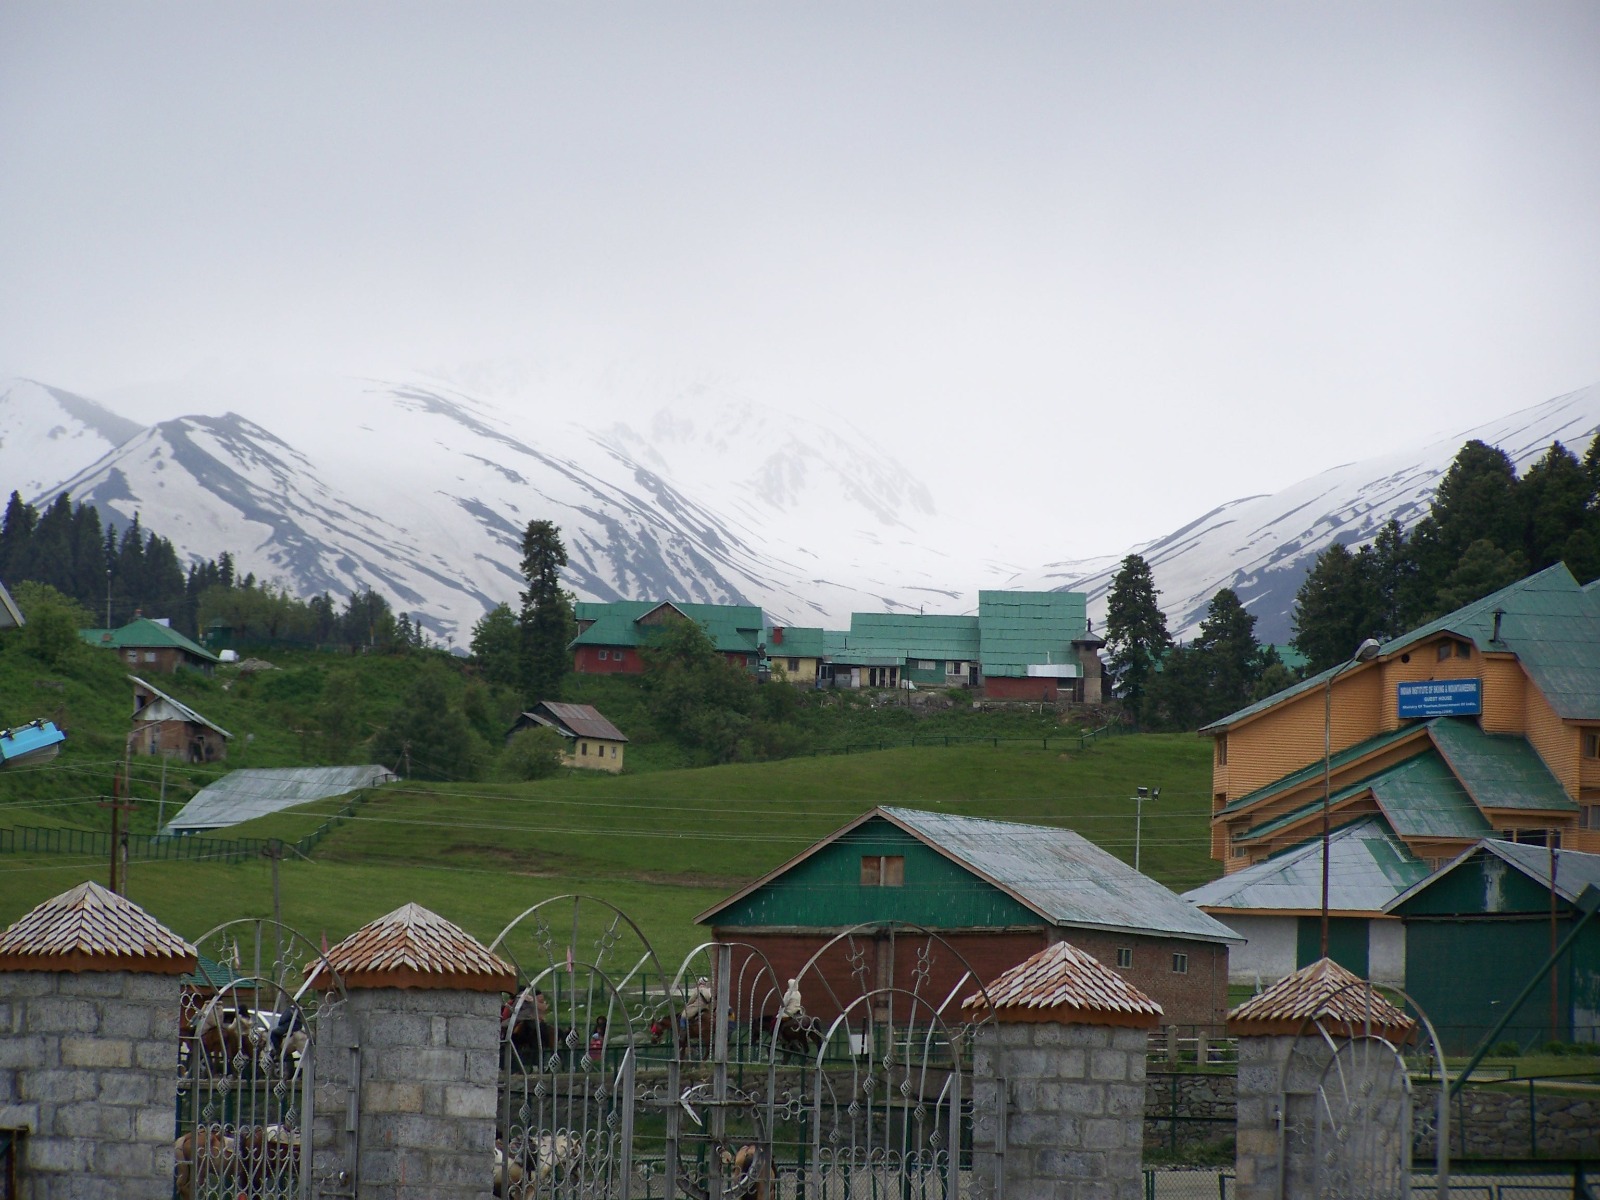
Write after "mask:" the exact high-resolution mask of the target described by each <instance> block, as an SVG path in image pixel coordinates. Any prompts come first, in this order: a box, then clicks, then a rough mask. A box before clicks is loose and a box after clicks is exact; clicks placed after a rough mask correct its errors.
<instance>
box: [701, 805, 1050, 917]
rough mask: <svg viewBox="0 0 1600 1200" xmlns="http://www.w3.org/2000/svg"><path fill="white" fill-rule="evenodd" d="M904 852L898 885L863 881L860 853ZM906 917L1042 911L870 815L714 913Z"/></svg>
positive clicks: (1032, 914)
mask: <svg viewBox="0 0 1600 1200" xmlns="http://www.w3.org/2000/svg"><path fill="white" fill-rule="evenodd" d="M868 854H889V855H894V854H898V855H903V856H904V857H905V860H906V862H905V884H904V886H902V887H862V886H861V858H862V856H863V855H868ZM869 921H911V922H915V923H917V924H919V925H926V926H929V927H930V928H933V929H966V928H972V927H979V928H984V927H988V928H993V927H1003V926H1012V925H1042V924H1044V921H1043V919H1042V918H1041V917H1040V916H1039V915H1038V914H1036V913H1035V912H1033V910H1031V909H1029V908H1027V907H1026V906H1024V905H1022V904H1020V903H1018V902H1017V901H1016V900H1014V899H1012V898H1011V897H1010V896H1008V895H1006V893H1004V892H1002V891H1001V890H1000V889H999V888H996V887H994V886H992V885H991V884H988V883H986V882H984V881H983V880H982V879H980V878H978V877H977V876H976V875H974V874H972V873H971V872H970V871H968V870H966V869H965V868H963V867H960V866H957V865H956V864H955V863H953V862H951V861H950V860H949V859H948V858H946V857H945V856H944V855H942V854H940V853H938V852H937V851H935V850H932V849H930V848H929V847H927V846H925V845H923V844H922V843H921V842H919V841H918V840H917V839H916V838H913V837H911V836H910V835H909V834H906V833H904V832H902V831H901V830H899V829H897V828H895V826H893V825H891V824H890V823H889V822H887V821H885V820H883V819H882V818H877V817H875V818H873V819H872V820H871V821H868V822H867V823H866V824H864V825H862V826H860V827H859V828H858V829H856V830H855V831H854V832H852V833H851V834H849V835H847V836H846V837H844V838H841V839H840V840H838V841H836V842H833V843H831V844H830V845H827V846H824V847H822V849H820V850H818V851H817V852H816V853H815V854H813V855H812V856H811V857H810V858H807V859H803V860H802V861H800V862H798V863H796V864H795V865H794V866H793V867H791V868H790V869H789V870H788V871H786V872H784V873H783V874H782V875H780V876H778V878H776V879H774V880H772V881H771V882H770V883H768V884H767V885H766V886H765V887H761V888H757V889H756V890H755V891H754V892H752V893H751V894H750V895H748V896H746V897H745V898H744V899H743V900H741V901H739V902H738V903H737V904H733V905H730V906H729V907H728V908H726V909H725V910H723V911H722V912H721V913H719V914H718V915H717V916H716V918H715V924H716V925H717V926H719V927H742V926H775V925H776V926H800V927H804V928H839V927H842V926H849V925H859V924H863V923H866V922H869Z"/></svg>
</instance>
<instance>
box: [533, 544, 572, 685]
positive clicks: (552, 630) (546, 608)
mask: <svg viewBox="0 0 1600 1200" xmlns="http://www.w3.org/2000/svg"><path fill="white" fill-rule="evenodd" d="M566 565H567V548H566V547H565V546H563V545H562V544H561V531H560V530H559V529H558V528H557V527H556V526H555V524H554V523H553V522H551V521H529V522H528V528H527V530H526V531H525V532H524V533H523V535H522V577H523V578H524V579H526V580H527V581H528V587H527V590H525V591H524V592H523V593H522V613H521V616H520V618H519V623H520V624H521V626H522V694H523V695H524V696H525V697H526V698H527V701H528V703H529V704H530V705H532V704H537V703H538V702H539V701H541V700H550V699H555V698H557V697H559V696H560V695H561V681H562V680H563V679H565V678H566V676H567V672H568V671H570V670H571V669H572V657H571V652H570V651H569V650H568V649H567V647H568V645H569V644H570V643H571V641H572V639H573V638H574V637H576V636H577V627H578V623H577V619H576V617H574V615H573V611H572V601H571V599H570V598H569V597H568V595H567V593H566V592H565V591H563V590H562V588H561V568H562V567H564V566H566Z"/></svg>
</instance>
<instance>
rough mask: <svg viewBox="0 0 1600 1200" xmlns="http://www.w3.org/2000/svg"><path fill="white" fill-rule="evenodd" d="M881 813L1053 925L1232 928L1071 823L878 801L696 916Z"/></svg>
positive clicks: (1195, 931)
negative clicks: (880, 804) (1020, 820)
mask: <svg viewBox="0 0 1600 1200" xmlns="http://www.w3.org/2000/svg"><path fill="white" fill-rule="evenodd" d="M873 819H880V820H884V821H887V822H889V823H890V824H891V825H893V826H895V827H896V828H897V829H900V830H901V831H903V832H905V833H907V834H909V835H910V836H912V837H914V838H916V839H917V840H918V841H920V842H922V843H923V844H924V845H926V846H927V847H928V848H929V849H931V850H934V851H936V852H938V853H939V854H942V855H943V856H944V857H945V858H947V859H949V860H950V861H951V862H953V863H955V864H956V865H958V866H960V867H962V868H964V869H965V870H967V871H969V872H971V873H972V874H973V875H976V876H977V877H978V878H980V879H982V880H983V881H984V882H986V883H988V884H990V885H991V886H992V887H995V888H998V889H999V890H1000V891H1002V892H1004V893H1006V894H1007V895H1008V896H1010V897H1011V898H1012V899H1014V900H1016V901H1017V902H1018V903H1019V904H1021V905H1023V906H1024V907H1025V908H1027V909H1029V910H1030V911H1032V912H1034V913H1036V914H1038V915H1039V916H1040V917H1042V918H1043V919H1044V920H1045V921H1047V922H1049V923H1050V924H1052V925H1058V926H1062V927H1065V928H1079V929H1110V930H1122V931H1126V932H1131V933H1142V934H1148V935H1151V936H1154V937H1177V938H1187V939H1191V940H1194V941H1202V942H1240V941H1243V940H1244V939H1242V938H1241V937H1240V936H1239V935H1238V934H1236V933H1235V932H1234V931H1233V930H1231V929H1229V928H1228V927H1227V926H1226V925H1223V924H1222V923H1221V922H1220V921H1217V920H1216V919H1215V918H1213V917H1210V916H1207V915H1206V914H1205V913H1203V912H1201V911H1200V910H1199V909H1197V908H1195V907H1194V906H1193V905H1192V904H1190V903H1188V902H1187V901H1186V900H1184V899H1183V898H1182V897H1181V896H1179V895H1177V893H1175V892H1172V891H1170V890H1169V889H1167V888H1166V887H1163V886H1162V885H1161V884H1159V883H1157V882H1156V881H1155V880H1154V879H1151V878H1150V877H1149V876H1148V875H1144V874H1142V873H1140V872H1138V871H1135V870H1134V869H1133V868H1132V867H1131V866H1129V865H1128V864H1127V863H1125V862H1123V861H1122V860H1121V859H1120V858H1118V857H1117V856H1116V855H1114V854H1111V853H1109V852H1107V851H1105V850H1102V849H1101V848H1100V847H1099V846H1096V845H1095V844H1094V843H1093V842H1091V841H1089V840H1088V839H1087V838H1085V837H1083V836H1082V835H1080V834H1078V833H1075V832H1073V831H1072V830H1070V829H1060V828H1055V827H1051V826H1044V825H1022V824H1018V823H1016V822H1013V821H990V820H986V819H984V818H981V817H958V816H954V815H952V814H948V813H930V812H922V811H920V810H918V809H913V808H889V807H878V808H874V809H872V810H871V811H869V812H866V813H863V814H862V815H861V816H859V817H857V818H856V819H855V820H854V821H851V822H850V823H849V824H847V825H845V826H843V827H842V828H840V829H837V830H835V831H834V832H833V833H831V834H829V835H828V836H827V837H825V838H823V839H822V840H821V841H819V842H817V843H816V844H815V845H813V846H811V847H810V848H808V849H807V850H805V851H804V852H802V853H801V854H798V855H796V856H795V857H794V858H792V859H790V860H789V861H788V862H786V863H784V864H783V865H782V866H780V867H778V868H776V869H775V870H773V871H770V872H768V873H767V874H766V875H763V876H762V877H761V878H760V879H757V880H756V881H755V882H753V883H751V884H748V885H747V886H745V887H744V888H741V889H740V890H739V891H737V892H735V893H734V894H733V895H732V896H729V897H728V898H727V899H726V900H723V901H722V902H721V903H719V904H716V905H713V906H712V907H711V908H709V909H707V910H706V911H705V912H703V913H701V914H700V915H699V916H698V917H696V918H695V922H696V923H697V924H704V923H705V922H707V921H708V920H710V919H711V918H712V917H714V916H716V915H717V914H718V913H719V912H721V911H723V910H724V909H726V908H727V907H729V906H730V905H732V904H734V903H736V902H738V901H740V900H742V899H744V898H745V897H746V896H748V895H750V894H751V893H752V892H754V891H756V890H757V889H759V888H762V887H764V886H766V885H767V884H768V883H770V882H771V881H772V880H774V879H776V878H778V876H780V875H783V874H785V873H786V872H788V871H789V870H790V869H791V868H793V867H794V866H795V865H796V864H798V863H800V862H802V861H803V860H805V859H807V858H810V857H811V856H812V855H813V854H816V853H817V852H818V851H820V850H822V849H823V848H824V847H826V846H829V845H832V844H833V843H835V842H837V841H839V840H840V839H841V838H843V837H845V836H846V835H847V834H849V833H851V832H852V831H854V830H855V829H857V828H858V827H860V826H861V825H863V824H865V823H866V822H868V821H870V820H873Z"/></svg>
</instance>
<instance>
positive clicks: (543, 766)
mask: <svg viewBox="0 0 1600 1200" xmlns="http://www.w3.org/2000/svg"><path fill="white" fill-rule="evenodd" d="M566 754H567V740H566V738H564V737H562V736H561V735H560V734H559V733H557V732H556V731H555V730H554V729H548V728H544V727H542V726H541V727H539V728H537V729H519V730H517V732H515V733H514V734H512V735H511V737H510V739H509V740H508V741H507V742H506V745H505V749H504V750H502V751H500V764H499V765H500V773H501V774H502V775H504V776H505V777H506V778H507V779H517V780H524V779H548V778H550V776H552V775H554V774H555V773H556V772H557V771H559V770H560V769H561V768H562V766H563V765H564V763H565V760H566Z"/></svg>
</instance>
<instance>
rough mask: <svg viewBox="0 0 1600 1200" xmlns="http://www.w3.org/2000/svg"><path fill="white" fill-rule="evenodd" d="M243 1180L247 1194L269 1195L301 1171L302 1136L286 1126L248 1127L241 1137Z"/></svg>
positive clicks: (240, 1155)
mask: <svg viewBox="0 0 1600 1200" xmlns="http://www.w3.org/2000/svg"><path fill="white" fill-rule="evenodd" d="M238 1138H239V1176H240V1180H241V1182H242V1183H243V1184H244V1189H243V1190H244V1191H246V1192H249V1193H251V1194H255V1193H258V1192H267V1191H270V1190H272V1189H273V1188H274V1186H276V1185H282V1184H284V1183H287V1182H288V1181H290V1180H293V1179H294V1178H295V1177H296V1175H297V1174H298V1172H299V1170H300V1134H299V1133H298V1132H296V1131H295V1130H293V1129H286V1128H285V1127H284V1126H282V1125H245V1126H243V1127H241V1128H240V1130H239V1134H238Z"/></svg>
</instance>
